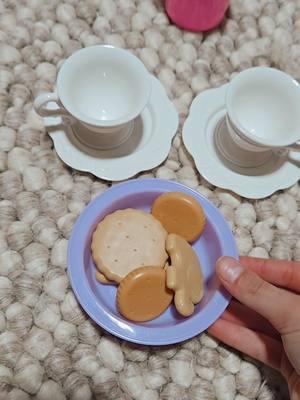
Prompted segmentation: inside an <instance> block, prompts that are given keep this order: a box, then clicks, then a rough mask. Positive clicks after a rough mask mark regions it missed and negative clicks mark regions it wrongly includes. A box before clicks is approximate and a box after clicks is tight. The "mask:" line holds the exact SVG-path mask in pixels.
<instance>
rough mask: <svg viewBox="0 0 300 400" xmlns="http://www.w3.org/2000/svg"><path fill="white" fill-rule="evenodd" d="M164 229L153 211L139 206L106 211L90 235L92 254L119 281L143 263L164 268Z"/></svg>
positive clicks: (111, 278) (165, 234)
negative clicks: (150, 211)
mask: <svg viewBox="0 0 300 400" xmlns="http://www.w3.org/2000/svg"><path fill="white" fill-rule="evenodd" d="M166 238H167V232H166V230H165V229H164V228H163V226H162V225H161V223H160V222H159V221H158V220H157V219H155V218H154V217H153V215H151V214H149V213H146V212H144V211H141V210H135V209H126V210H118V211H115V212H114V213H112V214H109V215H107V216H106V217H105V218H104V219H103V220H102V221H101V222H100V223H99V224H98V226H97V228H96V230H95V232H94V234H93V238H92V244H91V249H92V256H93V259H94V261H95V264H96V267H97V269H98V270H99V271H100V272H101V273H102V274H103V275H104V276H105V277H106V278H107V279H108V280H109V281H114V282H117V283H119V282H120V281H121V280H122V279H123V278H124V277H125V276H126V275H127V274H128V273H129V272H131V271H132V270H134V269H135V268H138V267H140V266H143V265H152V266H155V267H160V268H163V267H164V264H165V262H166V260H167V258H168V255H167V253H166V250H165V243H166Z"/></svg>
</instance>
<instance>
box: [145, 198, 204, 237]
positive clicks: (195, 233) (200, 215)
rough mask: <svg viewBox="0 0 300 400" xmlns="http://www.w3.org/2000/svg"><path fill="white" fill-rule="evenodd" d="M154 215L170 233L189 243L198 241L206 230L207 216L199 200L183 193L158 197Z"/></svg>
mask: <svg viewBox="0 0 300 400" xmlns="http://www.w3.org/2000/svg"><path fill="white" fill-rule="evenodd" d="M152 214H153V215H154V217H155V218H157V219H158V220H159V221H160V222H161V223H162V225H163V227H164V228H165V229H166V230H167V231H168V233H176V234H177V235H180V236H182V237H183V238H185V239H186V240H187V241H188V242H192V241H194V240H196V239H197V238H198V237H199V236H200V235H201V233H202V232H203V230H204V227H205V214H204V211H203V209H202V207H201V206H200V204H199V203H198V202H197V200H196V199H195V198H194V197H193V196H190V195H188V194H186V193H183V192H168V193H164V194H162V195H160V196H158V197H157V198H156V199H155V201H154V203H153V205H152Z"/></svg>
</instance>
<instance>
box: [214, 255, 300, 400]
mask: <svg viewBox="0 0 300 400" xmlns="http://www.w3.org/2000/svg"><path fill="white" fill-rule="evenodd" d="M216 272H217V275H218V277H219V279H220V280H221V282H222V284H223V285H224V286H225V288H226V289H227V290H228V291H229V292H230V293H231V294H232V295H233V297H235V298H236V299H237V300H238V301H236V300H232V302H231V303H230V305H229V307H228V308H227V310H226V311H225V312H224V313H223V315H222V316H221V318H220V319H219V320H217V321H216V322H215V323H214V324H213V325H212V326H211V327H210V328H209V329H208V331H209V333H210V334H211V335H213V336H214V337H216V338H217V339H219V340H221V341H222V342H224V343H226V344H228V345H229V346H231V347H234V348H235V349H237V350H239V351H241V352H243V353H246V354H248V355H249V356H251V357H253V358H256V359H257V360H259V361H261V362H263V363H265V364H267V365H269V366H271V367H273V368H275V369H277V370H279V371H280V372H281V373H282V374H283V376H284V377H285V379H286V380H287V383H288V387H289V392H290V398H291V400H300V263H297V262H292V261H279V260H265V259H260V258H250V257H241V258H240V263H239V262H238V261H236V260H235V259H233V258H230V257H222V258H221V259H219V260H218V262H217V265H216Z"/></svg>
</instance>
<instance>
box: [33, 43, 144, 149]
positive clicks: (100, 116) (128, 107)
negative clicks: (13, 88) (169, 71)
mask: <svg viewBox="0 0 300 400" xmlns="http://www.w3.org/2000/svg"><path fill="white" fill-rule="evenodd" d="M150 93H151V79H150V74H149V72H148V71H147V69H146V68H145V66H144V64H143V63H142V62H141V61H140V60H139V59H138V58H137V57H135V56H134V55H133V54H132V53H130V52H129V51H127V50H123V49H120V48H116V47H112V46H100V45H99V46H91V47H87V48H84V49H81V50H78V51H77V52H75V53H74V54H72V55H71V56H70V57H69V58H68V59H67V60H66V61H65V62H64V63H63V65H62V67H61V69H60V71H59V73H58V77H57V93H44V94H41V95H39V96H38V97H37V98H36V99H35V101H34V107H35V110H36V112H37V113H38V114H39V115H41V116H62V117H63V119H64V121H68V122H69V123H76V124H80V129H79V130H80V131H81V132H82V131H83V129H82V127H85V128H86V133H85V135H81V136H82V137H81V140H83V141H85V142H86V144H88V145H90V146H92V147H97V148H103V149H105V148H113V147H116V146H118V145H120V144H121V143H123V142H124V141H125V140H126V139H127V138H128V137H129V135H130V134H131V132H132V128H133V121H134V119H135V118H136V117H137V116H138V115H139V114H140V113H141V112H142V110H143V109H144V108H145V106H146V105H147V103H148V101H149V97H150ZM50 102H55V103H56V104H57V108H56V109H55V110H52V109H51V110H49V109H48V108H47V104H48V103H50Z"/></svg>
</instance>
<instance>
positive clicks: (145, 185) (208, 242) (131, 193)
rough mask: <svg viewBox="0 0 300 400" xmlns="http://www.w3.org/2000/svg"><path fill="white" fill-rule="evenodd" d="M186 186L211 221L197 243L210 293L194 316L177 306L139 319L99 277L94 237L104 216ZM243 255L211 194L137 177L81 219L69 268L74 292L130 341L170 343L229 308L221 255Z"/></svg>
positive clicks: (114, 189) (88, 309) (113, 189)
mask: <svg viewBox="0 0 300 400" xmlns="http://www.w3.org/2000/svg"><path fill="white" fill-rule="evenodd" d="M170 191H173V192H174V191H181V192H185V193H188V194H190V195H192V196H194V197H195V198H196V199H197V200H198V201H199V203H200V204H201V205H202V207H203V208H204V211H205V214H206V218H207V223H206V227H205V230H204V232H203V234H202V235H201V237H200V238H199V239H198V240H197V241H195V242H194V243H193V248H194V250H195V252H196V253H197V255H198V257H199V260H200V263H201V266H202V270H203V274H204V278H205V295H204V298H203V299H202V301H201V302H200V303H199V304H198V305H197V306H196V307H195V312H194V314H193V315H192V316H191V317H189V318H184V317H181V316H180V315H179V314H178V313H177V311H176V309H175V307H174V305H171V306H170V307H169V308H168V309H167V310H166V311H165V312H164V313H163V314H162V315H160V316H159V317H158V318H156V319H154V320H152V321H149V322H143V323H133V322H130V321H128V320H127V319H125V318H123V317H122V315H120V314H119V312H118V310H117V307H116V299H115V298H116V287H115V286H113V285H103V284H101V283H99V282H98V281H97V280H96V278H95V271H96V267H95V264H94V262H93V260H92V255H91V250H90V245H91V236H92V233H93V231H94V229H95V228H96V225H97V224H98V222H99V221H100V220H102V218H103V217H104V216H105V215H106V214H109V213H112V212H113V211H115V210H118V209H123V208H128V207H132V208H139V209H142V210H145V211H150V210H151V205H152V203H153V201H154V199H155V198H156V197H157V196H159V195H160V194H161V193H164V192H170ZM224 255H226V256H232V257H235V258H238V251H237V247H236V244H235V240H234V237H233V235H232V232H231V229H230V228H229V226H228V224H227V222H226V221H225V220H224V218H223V216H222V214H221V213H220V212H219V210H218V209H217V208H216V207H215V206H214V205H212V204H211V203H210V202H209V201H208V200H207V199H206V198H204V197H202V196H201V195H200V194H199V193H197V192H195V191H194V190H191V189H189V188H187V187H186V186H183V185H181V184H179V183H176V182H171V181H167V180H162V179H137V180H130V181H127V182H124V183H121V184H118V185H115V186H113V187H111V188H110V189H108V190H107V191H106V192H104V193H102V194H101V195H99V196H98V197H96V198H95V199H94V200H93V201H92V202H91V203H90V204H89V205H88V206H87V207H86V209H85V210H84V211H83V212H82V214H81V215H80V217H79V218H78V220H77V222H76V224H75V226H74V229H73V232H72V235H71V238H70V241H69V248H68V273H69V277H70V281H71V285H72V288H73V290H74V293H75V295H76V297H77V299H78V301H79V302H80V304H81V305H82V307H83V308H84V310H85V311H86V312H87V314H88V315H89V316H90V317H91V318H92V319H93V320H94V321H95V322H96V323H97V324H98V325H100V326H101V327H102V328H104V329H105V330H107V331H108V332H110V333H111V334H113V335H115V336H118V337H120V338H122V339H125V340H128V341H130V342H135V343H140V344H147V345H166V344H172V343H178V342H181V341H183V340H186V339H189V338H191V337H193V336H195V335H197V334H199V333H201V332H203V331H204V330H205V329H207V328H208V327H209V326H210V325H211V324H212V323H213V322H214V321H215V320H216V319H217V318H218V317H219V316H220V315H221V314H222V313H223V311H224V310H225V308H226V307H227V305H228V303H229V300H230V295H229V294H228V293H227V292H226V290H225V289H224V288H223V287H222V286H221V284H220V282H219V280H218V278H217V277H216V275H215V263H216V261H217V259H218V258H219V257H221V256H224Z"/></svg>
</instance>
